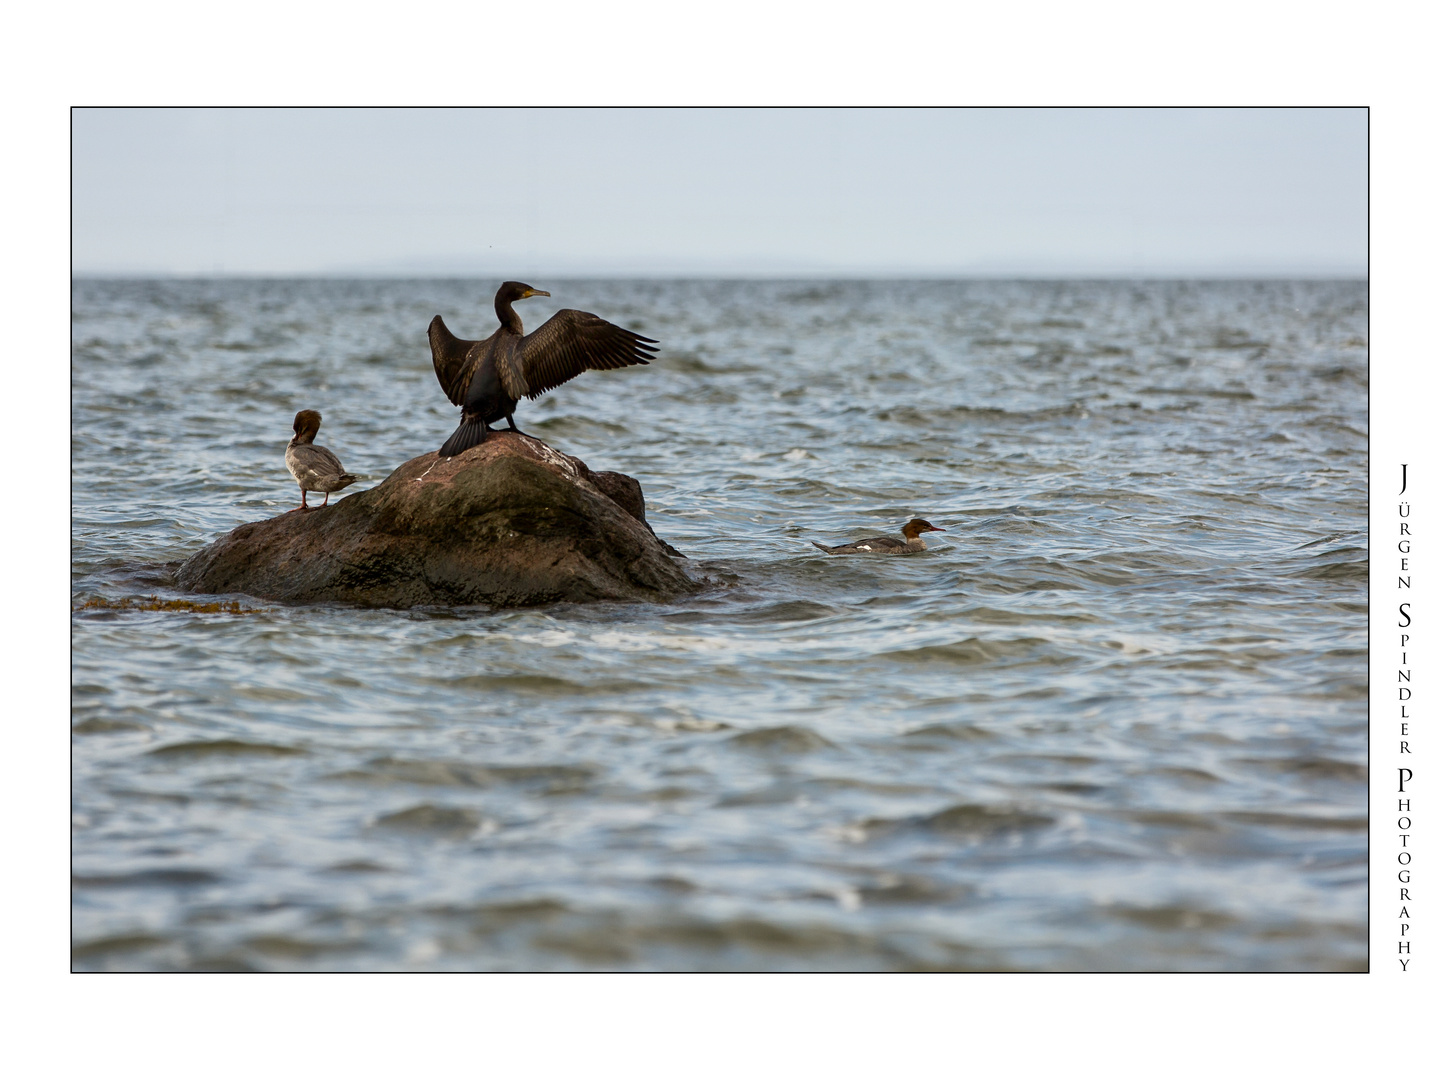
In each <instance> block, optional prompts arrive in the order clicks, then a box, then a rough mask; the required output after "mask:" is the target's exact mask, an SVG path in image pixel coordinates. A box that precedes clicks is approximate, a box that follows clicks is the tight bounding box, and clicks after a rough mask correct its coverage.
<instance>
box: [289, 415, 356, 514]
mask: <svg viewBox="0 0 1440 1080" xmlns="http://www.w3.org/2000/svg"><path fill="white" fill-rule="evenodd" d="M319 430H320V414H319V413H318V412H316V411H315V410H314V409H302V410H301V411H300V412H298V413H296V414H295V437H294V438H293V439H291V440H290V445H289V446H287V447H286V448H285V465H286V466H287V467H288V468H289V470H290V475H291V476H293V477H295V480H296V482H298V483H299V485H300V505H299V506H297V507H295V508H294V509H293V510H290V511H289V513H292V514H293V513H294V512H295V510H321V509H324V508H325V507H326V506H327V505H329V503H330V492H332V491H339V490H340V489H341V488H344V487H349V486H350V485H351V484H353V483H354V482H355V481H356V480H359V479H360V477H358V476H354V475H352V474H351V473H348V472H346V471H345V466H343V465H341V464H340V459H339V458H337V457H336V456H335V455H334V454H332V453H331V452H330V451H329V450H326V449H325V447H323V446H316V445H315V435H316V433H317V432H318V431H319ZM307 491H323V492H324V493H325V501H324V502H322V503H321V504H320V505H319V506H318V507H316V506H307V505H306V504H305V493H306V492H307Z"/></svg>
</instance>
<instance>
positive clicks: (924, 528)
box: [900, 518, 945, 540]
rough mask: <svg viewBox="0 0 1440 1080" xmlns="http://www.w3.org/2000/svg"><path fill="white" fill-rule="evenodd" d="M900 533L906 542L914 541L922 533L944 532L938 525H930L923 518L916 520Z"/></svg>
mask: <svg viewBox="0 0 1440 1080" xmlns="http://www.w3.org/2000/svg"><path fill="white" fill-rule="evenodd" d="M900 531H901V532H902V533H904V535H905V539H906V540H914V539H915V538H916V537H918V536H919V535H920V534H921V533H922V532H944V531H945V530H944V529H942V528H940V526H938V525H931V524H930V523H929V522H928V521H926V520H925V519H924V518H916V519H915V520H914V521H912V522H910V524H908V525H906V526H905V528H903V529H901V530H900Z"/></svg>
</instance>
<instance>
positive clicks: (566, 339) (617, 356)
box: [501, 308, 655, 398]
mask: <svg viewBox="0 0 1440 1080" xmlns="http://www.w3.org/2000/svg"><path fill="white" fill-rule="evenodd" d="M654 356H655V339H654V338H647V337H641V336H640V335H639V334H636V333H632V332H631V331H629V330H626V329H624V328H623V327H619V326H616V325H615V324H614V323H609V322H606V321H605V320H604V319H602V318H600V316H598V315H591V314H590V313H589V312H588V311H575V310H573V309H570V308H567V309H565V310H564V311H557V312H556V313H555V314H554V316H553V317H551V318H550V319H549V320H548V321H547V322H546V323H545V325H544V326H542V327H540V329H538V330H536V331H535V332H534V333H533V334H526V335H525V336H524V337H523V338H521V339H520V361H521V364H522V365H523V368H524V372H525V384H526V387H525V396H526V397H529V398H536V397H539V396H540V395H541V394H543V393H544V392H545V391H546V390H553V389H554V388H555V387H557V386H559V385H560V384H561V383H563V382H568V381H569V380H570V379H573V378H574V377H575V376H576V375H579V374H580V373H581V372H582V371H589V370H591V369H592V368H594V369H600V370H604V369H609V368H622V367H630V366H631V365H632V364H648V363H649V362H650V361H651V360H652V359H653V358H654ZM501 378H502V379H503V378H504V367H503V365H502V367H501ZM516 396H517V397H518V396H519V395H516Z"/></svg>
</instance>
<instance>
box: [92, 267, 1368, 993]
mask: <svg viewBox="0 0 1440 1080" xmlns="http://www.w3.org/2000/svg"><path fill="white" fill-rule="evenodd" d="M496 284H497V283H496V282H463V281H397V282H387V281H364V282H342V281H285V282H281V281H215V282H204V281H170V282H133V281H132V282H92V281H81V282H77V283H76V285H75V287H74V323H73V341H74V370H73V376H74V405H73V410H74V412H73V421H74V427H73V431H74V435H73V448H74V525H73V566H74V581H73V607H74V608H75V609H76V610H75V614H74V616H73V643H74V651H73V656H74V662H73V672H74V675H73V677H74V693H73V701H74V712H73V721H72V722H73V724H74V738H73V779H74V833H73V836H74V845H73V850H74V866H73V869H74V893H73V896H74V964H75V965H76V967H78V968H81V969H144V970H153V969H166V970H168V969H214V968H224V969H235V968H241V969H246V968H252V969H282V970H292V969H371V968H386V969H486V970H490V969H577V968H579V969H597V968H598V969H670V970H692V969H735V968H742V969H763V970H775V969H857V968H858V969H873V968H881V969H930V968H940V969H986V970H995V969H1022V970H1037V969H1063V970H1072V969H1090V970H1093V969H1107V970H1109V969H1114V970H1131V969H1160V970H1216V969H1226V970H1234V969H1291V970H1296V969H1298V970H1313V969H1323V970H1331V969H1352V970H1353V969H1357V968H1364V967H1365V965H1366V962H1367V961H1366V862H1365V858H1366V810H1365V796H1366V726H1365V725H1366V653H1365V650H1366V644H1367V642H1366V624H1365V617H1366V607H1365V604H1366V585H1367V539H1366V534H1365V512H1366V490H1365V469H1366V395H1367V388H1366V371H1367V367H1366V355H1367V346H1366V332H1367V331H1366V327H1367V310H1366V292H1365V287H1364V285H1363V284H1362V283H1347V282H1328V283H1327V282H1303V283H1302V282H1268V283H1217V284H1196V283H1183V282H1167V283H1134V282H1127V283H1083V282H1071V283H1038V282H1029V283H1007V282H920V283H905V282H883V283H862V282H841V283H833V282H820V283H801V282H613V281H611V282H586V281H554V280H546V281H535V282H532V284H534V285H535V286H536V287H537V288H542V289H549V290H550V291H551V292H552V293H553V294H554V296H553V299H551V300H545V299H535V300H531V301H526V302H524V303H523V304H521V305H518V308H517V309H518V310H519V311H520V313H521V315H522V317H524V318H525V320H526V323H527V326H530V327H534V326H537V325H539V323H540V322H541V321H542V320H543V319H544V318H546V317H548V315H549V314H550V313H551V312H553V311H554V310H557V309H558V308H560V307H577V308H582V309H585V310H589V311H594V312H597V313H599V314H601V315H603V316H604V317H606V318H609V319H611V320H612V321H615V322H618V323H621V324H622V325H625V326H628V327H630V328H631V329H634V330H636V331H638V332H640V333H644V334H648V335H649V336H651V337H655V338H658V339H659V340H660V342H661V347H662V352H661V354H660V357H659V359H658V360H657V361H656V362H655V363H654V364H652V365H651V366H649V367H643V368H633V369H627V370H624V371H620V372H592V373H589V374H587V375H584V376H582V377H581V378H579V379H577V380H575V381H574V382H571V383H569V384H567V385H565V386H563V387H561V388H559V389H558V390H556V391H553V392H552V393H550V394H549V395H547V396H546V397H544V398H542V399H541V400H540V401H539V402H535V403H530V402H526V403H523V404H522V406H521V408H520V410H519V414H518V415H517V418H516V419H517V421H518V423H519V424H520V426H521V427H522V428H524V429H525V430H527V431H529V432H532V433H533V434H536V435H539V436H541V437H542V438H544V439H546V440H547V441H548V442H550V443H551V444H552V445H553V446H555V447H556V448H557V449H560V450H563V451H565V452H567V453H571V454H575V455H577V456H579V457H581V458H583V459H584V460H585V461H586V462H587V463H588V464H589V465H590V466H591V467H592V468H594V469H614V470H619V471H622V472H626V473H629V474H630V475H632V476H634V477H636V478H637V479H639V480H640V482H641V483H642V484H643V485H644V490H645V494H646V498H647V502H648V513H649V517H650V521H651V524H652V525H653V526H654V528H655V530H656V532H657V533H658V534H659V535H660V536H662V537H663V538H665V539H666V540H668V541H670V542H671V543H672V544H674V545H675V546H676V547H678V548H679V549H680V550H681V551H683V552H685V553H686V554H687V555H688V556H689V563H688V567H689V570H690V572H691V573H693V574H694V575H696V576H697V577H704V578H707V579H709V581H710V582H711V586H710V587H709V588H707V589H706V590H705V591H703V592H702V593H700V594H699V595H697V596H695V597H692V598H687V599H685V600H683V601H681V602H678V603H675V604H673V605H653V606H647V605H622V604H598V605H591V606H567V605H559V606H551V607H546V608H541V609H532V610H518V611H517V610H511V611H489V610H479V609H459V610H425V611H412V612H396V611H381V610H357V609H353V608H345V607H338V606H323V605H322V606H311V607H286V606H283V605H280V604H276V603H271V602H264V601H256V600H253V599H248V598H244V597H236V598H232V599H237V600H239V601H240V603H241V607H242V610H241V611H240V612H238V613H235V612H224V611H222V612H212V613H206V612H201V611H175V610H143V609H137V608H128V609H127V608H107V607H95V606H91V607H86V606H85V605H86V604H87V603H91V604H93V603H94V602H95V601H97V600H98V601H108V602H114V603H118V602H122V601H124V600H125V599H127V598H130V599H131V600H142V599H143V598H145V597H148V596H151V595H152V594H153V595H155V596H157V597H159V598H160V599H161V600H166V599H175V598H179V597H181V596H182V594H180V593H178V592H177V591H176V590H175V588H174V586H173V584H172V582H171V577H170V575H171V574H172V572H173V570H174V567H175V566H176V565H177V564H178V562H179V561H180V560H183V559H185V558H186V557H188V556H189V555H191V554H192V553H194V552H195V551H197V550H199V548H201V547H202V546H203V545H204V544H206V543H208V542H209V541H210V540H212V539H214V538H215V537H216V536H218V535H219V534H221V533H223V532H226V531H228V530H229V529H231V528H233V527H235V526H236V525H239V524H241V523H243V522H247V521H254V520H257V519H259V518H263V517H267V516H271V515H274V514H277V513H281V512H283V511H285V510H288V509H289V508H290V507H291V506H293V505H295V503H296V501H297V493H296V488H295V485H294V483H293V482H292V481H291V479H290V477H289V474H288V473H287V472H286V470H285V466H284V462H283V453H284V446H285V443H286V440H287V439H288V438H289V436H290V422H291V418H292V417H293V416H294V414H295V412H296V411H297V410H299V409H301V408H315V409H319V410H320V411H321V412H322V413H323V414H324V417H325V424H324V427H323V428H322V429H321V432H320V439H319V440H318V441H319V442H320V443H322V444H324V445H328V446H329V447H331V448H332V449H334V450H335V451H336V452H337V453H338V454H339V455H340V457H341V459H342V460H343V461H344V463H345V465H346V467H347V468H348V469H349V470H350V471H352V472H357V473H363V474H365V475H366V477H367V479H366V480H365V481H364V482H363V483H362V484H361V485H358V486H357V489H358V488H364V487H368V486H370V485H372V484H374V483H378V482H379V481H380V480H382V479H383V478H384V477H385V476H386V475H387V474H388V473H389V472H390V471H391V470H392V469H394V468H395V467H396V466H397V465H399V464H400V463H401V462H403V461H405V460H407V459H409V458H412V457H415V456H417V455H419V454H422V453H425V452H428V451H431V450H434V449H435V448H436V447H438V446H439V444H440V443H441V442H442V441H443V440H444V439H445V437H446V436H447V435H448V434H449V433H450V432H451V431H452V430H453V429H454V427H455V425H456V423H457V410H455V409H454V408H453V407H451V406H450V404H449V403H448V402H447V401H446V400H445V397H444V395H443V394H442V393H441V391H440V388H439V386H438V384H437V383H436V381H435V377H434V374H433V372H432V371H431V367H430V358H429V352H428V347H427V345H426V338H425V328H426V325H427V324H428V323H429V321H430V318H431V316H433V315H435V314H436V313H440V314H443V315H444V316H445V319H446V321H447V323H448V324H449V326H450V327H451V329H452V330H453V331H454V332H456V333H457V334H459V335H461V336H464V337H482V336H484V335H486V334H488V333H489V332H490V331H491V329H492V328H493V326H494V314H493V311H492V309H491V306H490V301H489V296H490V295H491V294H492V293H493V289H494V288H495V285H496ZM352 490H356V489H352ZM912 515H918V516H922V517H926V518H928V519H929V520H930V521H932V522H934V523H936V524H937V525H942V526H944V527H946V528H947V529H948V531H947V532H945V533H943V534H942V533H935V534H930V536H929V537H927V539H929V540H930V542H931V549H930V550H929V551H927V552H925V553H923V554H921V555H916V556H907V557H899V558H895V557H891V558H886V557H864V556H860V557H849V558H840V557H833V558H832V557H826V556H824V555H822V554H821V553H820V552H819V551H817V550H816V549H815V548H813V547H811V546H810V541H811V540H812V539H819V540H823V541H825V542H827V543H837V542H844V541H848V540H851V539H855V538H858V537H862V536H866V535H874V534H875V533H877V532H886V533H890V534H891V535H896V534H898V531H899V526H900V525H901V524H903V523H904V522H905V521H906V520H908V518H909V517H911V516H912Z"/></svg>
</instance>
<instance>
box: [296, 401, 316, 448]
mask: <svg viewBox="0 0 1440 1080" xmlns="http://www.w3.org/2000/svg"><path fill="white" fill-rule="evenodd" d="M319 431H320V414H319V413H318V412H316V411H315V410H314V409H301V410H300V411H299V412H298V413H296V414H295V438H293V439H291V440H290V441H291V442H294V443H308V442H314V441H315V436H316V435H317V434H318V433H319Z"/></svg>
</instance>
